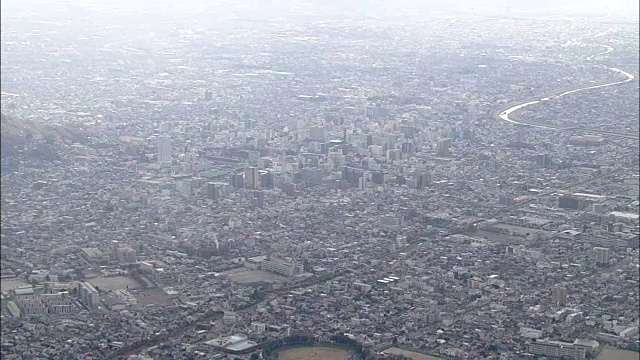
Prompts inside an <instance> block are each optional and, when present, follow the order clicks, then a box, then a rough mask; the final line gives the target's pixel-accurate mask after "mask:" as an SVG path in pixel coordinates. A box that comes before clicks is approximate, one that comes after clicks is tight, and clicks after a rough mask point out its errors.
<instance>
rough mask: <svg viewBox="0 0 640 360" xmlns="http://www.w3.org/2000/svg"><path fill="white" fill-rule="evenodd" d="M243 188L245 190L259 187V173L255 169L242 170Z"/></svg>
mask: <svg viewBox="0 0 640 360" xmlns="http://www.w3.org/2000/svg"><path fill="white" fill-rule="evenodd" d="M244 186H245V188H247V189H254V190H255V189H257V188H258V187H260V173H259V172H258V168H257V167H248V168H245V169H244Z"/></svg>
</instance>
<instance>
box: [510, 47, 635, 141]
mask: <svg viewBox="0 0 640 360" xmlns="http://www.w3.org/2000/svg"><path fill="white" fill-rule="evenodd" d="M602 46H604V47H606V48H607V50H605V51H603V52H600V53H597V54H593V55H591V56H589V57H588V58H587V60H588V61H589V60H591V59H593V58H594V57H596V56H599V55H604V54H608V53H610V52H612V51H613V50H614V49H613V48H612V47H610V46H607V45H602ZM607 69H609V70H611V71H614V72H617V73H620V74H621V75H624V76H626V77H627V78H626V79H624V80H620V81H614V82H609V83H605V84H600V85H592V86H583V87H579V88H576V89H573V90H568V91H564V92H562V93H560V94H556V95H553V96H549V97H544V98H541V99H539V100H531V101H526V102H521V103H518V104H515V105H513V106H511V107H510V108H508V109H506V110H503V111H501V112H500V113H499V114H498V118H500V119H501V120H504V121H506V122H510V123H512V124H518V125H526V126H530V127H535V128H542V129H558V127H554V126H545V125H537V124H530V123H525V122H522V121H517V120H514V119H512V118H510V117H509V115H511V114H512V113H513V112H515V111H518V110H520V109H522V108H524V107H527V106H529V105H533V104H538V103H540V102H544V101H549V100H551V99H557V98H560V97H563V96H565V95H569V94H573V93H576V92H580V91H584V90H591V89H598V88H604V87H608V86H614V85H620V84H624V83H627V82H629V81H633V80H635V76H633V75H632V74H630V73H628V72H626V71H624V70H620V69H618V68H610V67H607ZM593 132H597V131H595V130H594V131H593Z"/></svg>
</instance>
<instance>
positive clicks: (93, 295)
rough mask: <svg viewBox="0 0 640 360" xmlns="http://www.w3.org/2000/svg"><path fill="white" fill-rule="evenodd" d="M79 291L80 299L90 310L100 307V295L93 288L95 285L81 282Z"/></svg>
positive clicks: (78, 287)
mask: <svg viewBox="0 0 640 360" xmlns="http://www.w3.org/2000/svg"><path fill="white" fill-rule="evenodd" d="M77 289H78V297H79V298H80V301H81V302H82V303H83V304H85V305H86V306H87V307H88V308H90V309H93V308H95V307H96V306H98V301H99V297H100V294H98V291H97V290H96V289H95V288H94V287H93V285H91V284H89V283H88V282H80V283H78V286H77Z"/></svg>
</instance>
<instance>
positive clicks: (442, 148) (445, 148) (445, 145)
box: [438, 139, 451, 156]
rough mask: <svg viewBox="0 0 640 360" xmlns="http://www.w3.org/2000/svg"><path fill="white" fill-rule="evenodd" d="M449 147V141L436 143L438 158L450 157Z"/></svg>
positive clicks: (444, 140) (442, 140) (443, 140)
mask: <svg viewBox="0 0 640 360" xmlns="http://www.w3.org/2000/svg"><path fill="white" fill-rule="evenodd" d="M450 147H451V139H441V140H440V141H438V156H449V155H451V151H450V150H449V148H450Z"/></svg>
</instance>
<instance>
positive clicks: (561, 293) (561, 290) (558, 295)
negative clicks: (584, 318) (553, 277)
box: [551, 286, 567, 306]
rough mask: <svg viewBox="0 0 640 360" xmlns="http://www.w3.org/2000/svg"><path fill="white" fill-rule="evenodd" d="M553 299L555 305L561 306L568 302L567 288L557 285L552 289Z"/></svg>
mask: <svg viewBox="0 0 640 360" xmlns="http://www.w3.org/2000/svg"><path fill="white" fill-rule="evenodd" d="M551 301H552V302H553V305H555V306H561V305H564V304H566V303H567V288H565V287H562V286H555V287H554V288H553V290H552V291H551Z"/></svg>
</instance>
